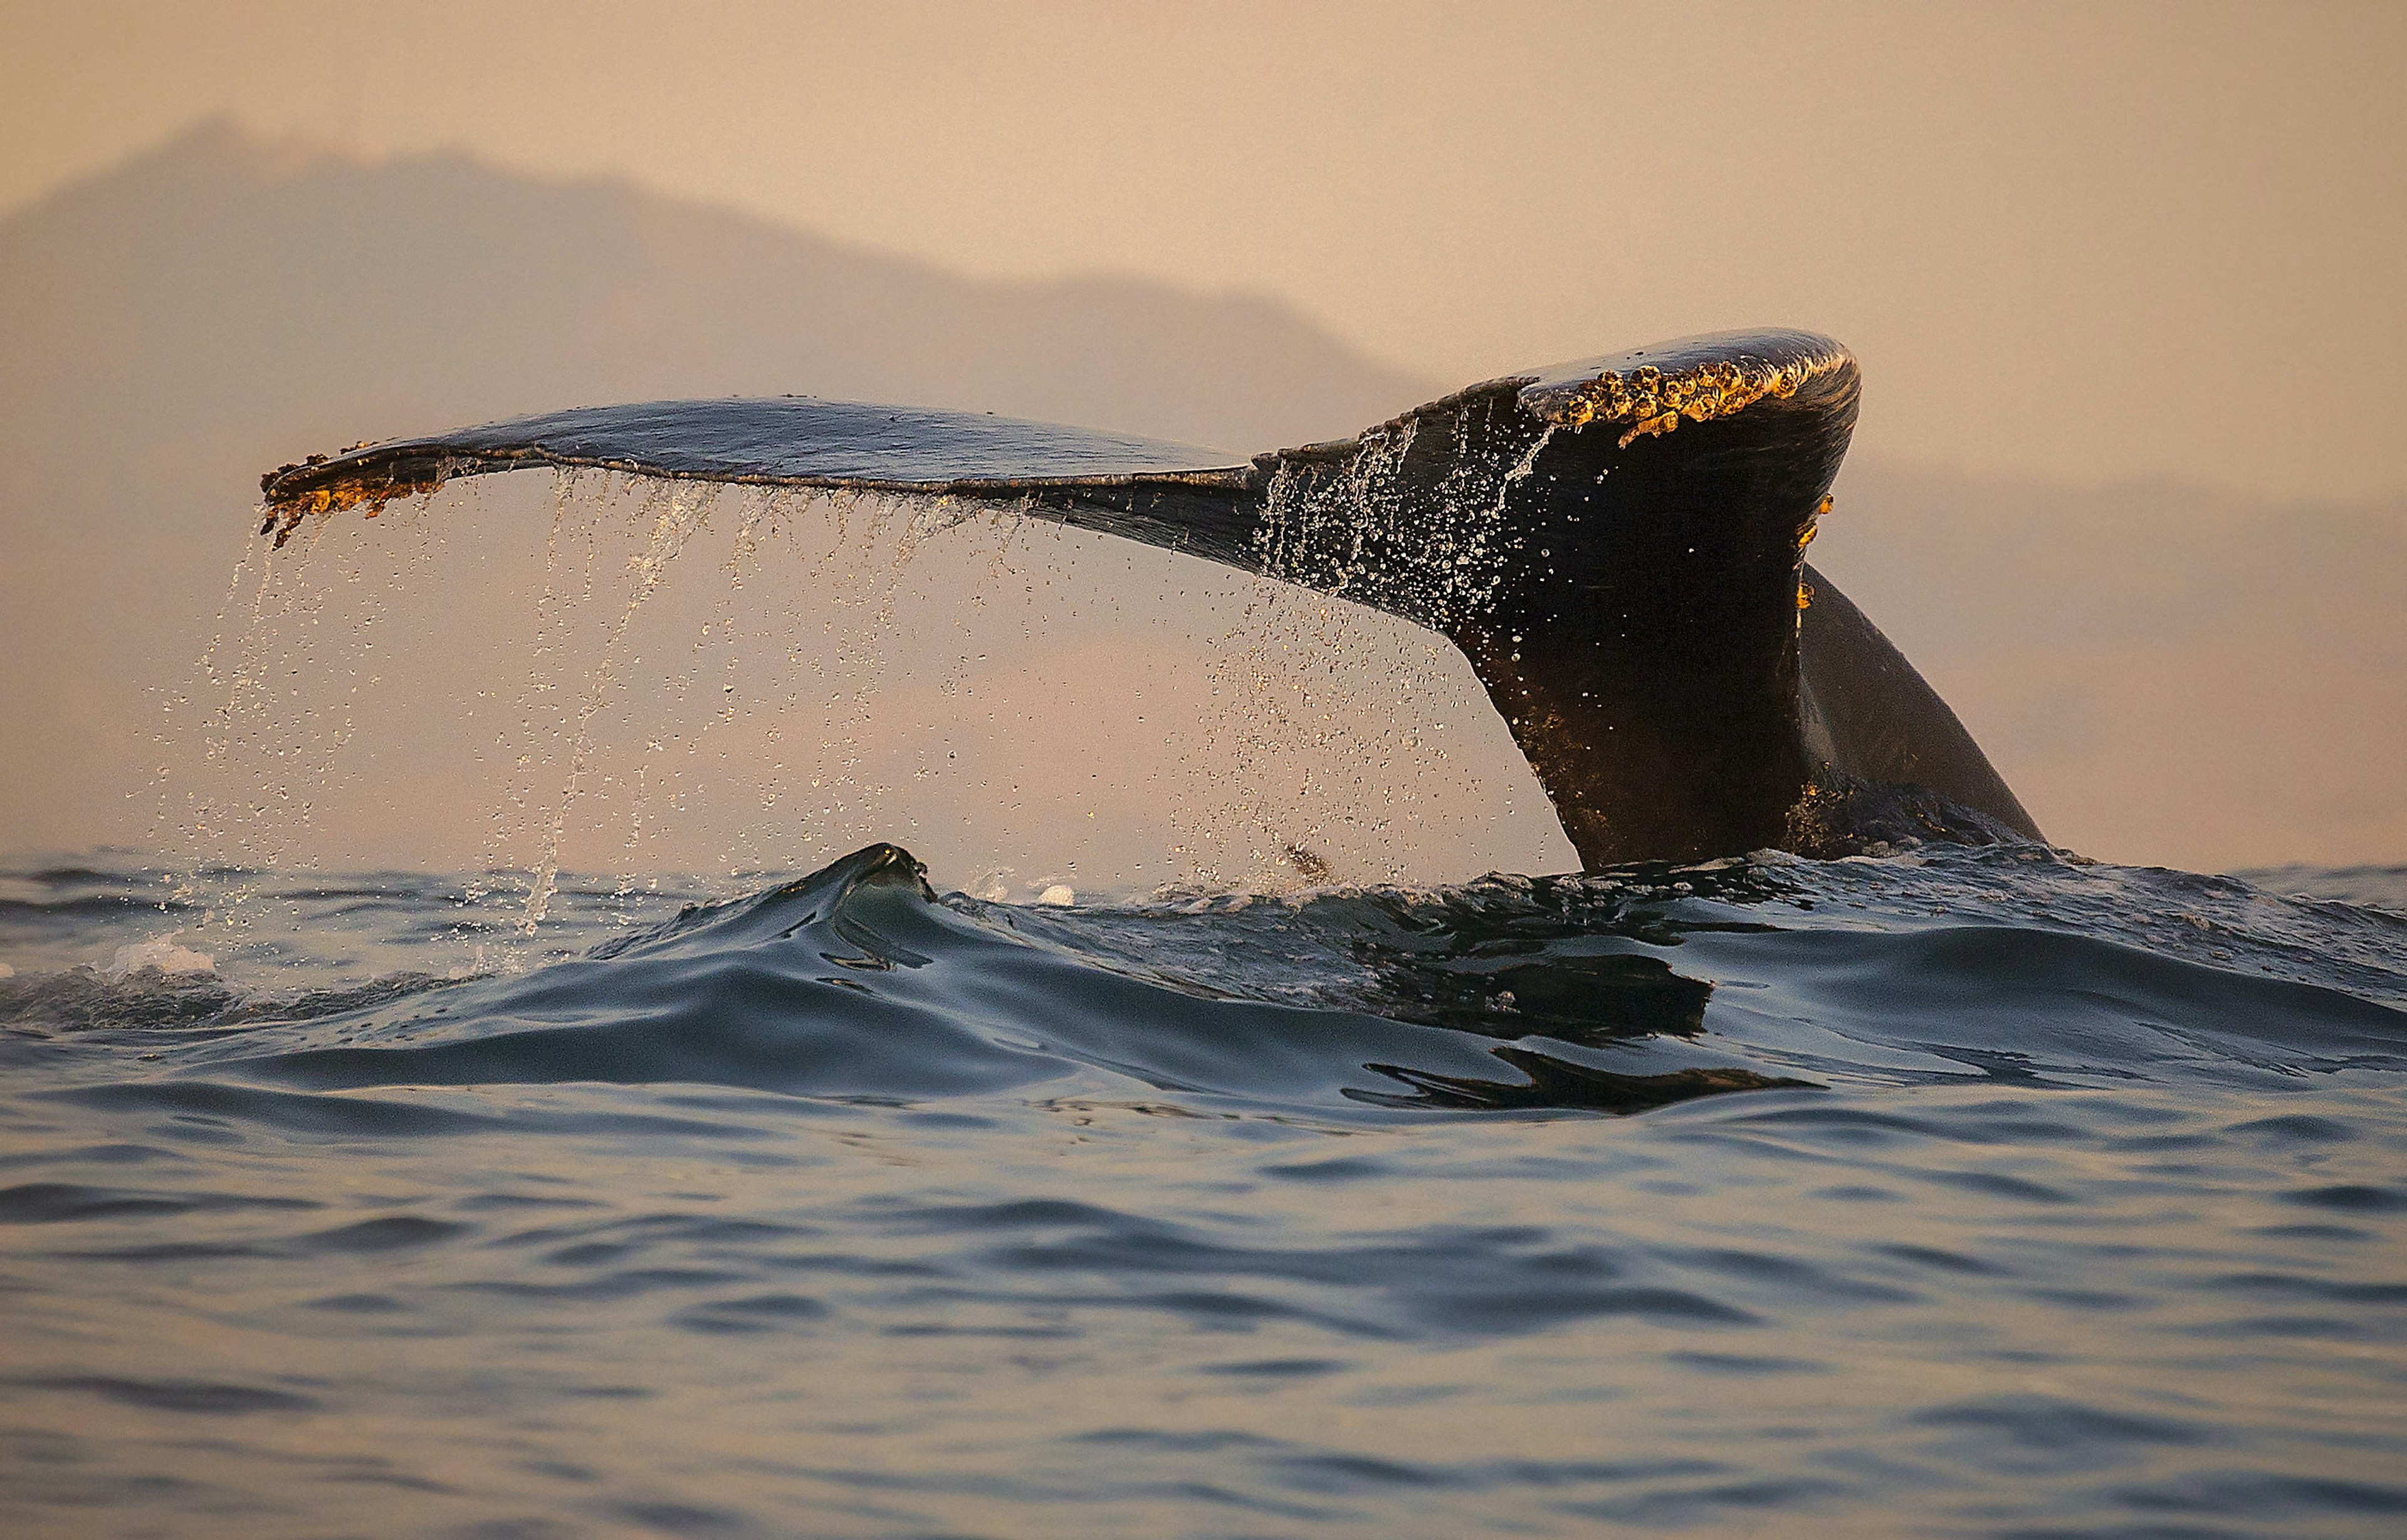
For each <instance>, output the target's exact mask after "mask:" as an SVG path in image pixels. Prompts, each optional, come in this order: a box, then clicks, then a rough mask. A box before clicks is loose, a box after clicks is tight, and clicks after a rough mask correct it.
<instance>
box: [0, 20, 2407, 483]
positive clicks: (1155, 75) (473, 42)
mask: <svg viewBox="0 0 2407 1540" xmlns="http://www.w3.org/2000/svg"><path fill="white" fill-rule="evenodd" d="M0 36H7V39H8V47H7V50H6V59H5V62H0V211H5V210H6V209H7V208H11V207H19V206H21V205H22V204H23V203H25V202H26V201H28V200H30V199H33V198H36V197H38V196H40V195H41V194H42V193H43V192H46V191H48V190H50V189H51V188H54V187H57V186H58V185H60V184H61V183H62V182H63V181H65V180H67V179H70V178H75V177H77V176H78V175H81V174H84V173H88V172H91V171H93V170H95V169H97V168H99V167H101V166H103V165H105V164H107V163H109V162H110V161H112V160H115V159H117V158H119V157H121V156H123V155H125V154H127V153H128V152H131V151H133V150H138V149H140V148H143V147H145V146H147V145H150V144H152V143H155V142H157V141H159V140H160V139H162V138H164V137H165V136H166V135H170V134H172V133H174V132H176V131H178V129H179V128H181V127H183V126H184V125H186V124H188V123H190V122H191V121H192V120H193V119H195V118H197V117H200V116H203V115H207V114H212V113H222V112H230V113H232V114H234V115H235V116H236V117H238V118H239V119H241V120H242V121H244V122H246V123H248V124H249V125H252V126H254V127H256V128H263V129H268V130H276V131H282V132H289V133H292V134H297V135H308V136H310V137H313V138H317V139H320V140H326V141H331V142H333V143H335V144H337V145H340V146H345V147H349V148H352V149H356V150H365V151H369V152H378V151H388V150H420V149H426V148H432V147H436V146H464V147H467V148H469V149H471V150H474V151H476V152H477V153H478V154H480V155H483V156H485V157H488V158H490V159H492V160H494V161H497V162H500V163H503V164H508V165H512V166H517V167H521V168H528V169H534V170H537V171H541V172H547V173H552V174H560V175H580V176H581V175H603V176H614V177H625V178H632V179H634V180H635V181H637V182H639V183H642V184H645V185H648V186H651V187H655V188H660V189H665V190H668V191H672V192H678V193H682V194H688V195H691V196H694V197H699V198H704V199H708V200H713V201H717V202H721V203H727V204H733V205H737V206H740V207H745V208H748V209H750V210H754V211H757V212H759V213H762V214H764V215H768V216H770V217H773V218H776V219H778V220H781V221H789V222H792V223H797V224H803V225H807V226H810V227H813V228H816V229H818V230H820V231H823V232H826V233H829V234H832V235H838V236H842V237H846V238H848V239H852V240H856V241H859V242H862V243H864V244H868V245H873V246H877V247H881V248H888V249H892V250H904V251H909V252H913V253H917V254H920V255H923V256H927V257H931V258H933V259H936V260H939V261H941V262H943V263H945V264H949V265H951V266H954V267H957V268H960V269H963V270H966V271H970V272H975V273H979V274H987V275H1033V274H1047V275H1050V274H1058V273H1063V272H1074V271H1088V270H1097V269H1108V270H1121V271H1129V272H1135V273H1141V274H1147V275H1152V276H1156V277H1161V278H1170V279H1174V280H1176V281H1178V282H1181V283H1185V284H1189V285H1192V286H1196V287H1201V288H1230V287H1236V288H1247V289H1256V290H1262V291H1267V292H1273V293H1276V294H1278V295H1282V296H1284V297H1286V298H1289V299H1290V300H1292V301H1294V302H1295V303H1296V304H1298V305H1300V306H1301V307H1303V308H1304V309H1305V310H1306V311H1307V312H1309V313H1310V314H1312V315H1314V316H1315V317H1317V318H1318V319H1320V320H1322V321H1326V322H1327V323H1328V324H1330V325H1331V326H1332V327H1334V328H1335V329H1336V330H1338V331H1339V332H1340V333H1342V334H1343V335H1346V336H1347V337H1349V338H1351V339H1353V340H1355V341H1356V342H1358V343H1359V344H1360V345H1361V346H1363V347H1364V348H1366V349H1370V350H1371V351H1373V352H1374V353H1375V354H1377V355H1379V356H1381V357H1383V358H1386V359H1388V360H1390V361H1392V362H1394V363H1397V364H1403V365H1406V366H1409V367H1411V368H1413V369H1416V370H1418V371H1422V372H1425V373H1427V374H1429V375H1431V376H1433V377H1436V378H1444V379H1447V380H1469V379H1472V378H1480V377H1484V376H1487V375H1492V374H1495V373H1500V372H1503V371H1505V370H1508V369H1510V368H1513V367H1516V366H1518V365H1523V364H1533V363H1541V362H1545V361H1549V360H1552V359H1555V358H1560V357H1564V356H1571V355H1577V354H1582V353H1588V352H1595V351H1601V350H1603V349H1608V348H1617V347H1619V346H1622V345H1627V344H1632V343H1640V342H1644V341H1646V340H1650V339H1653V338H1657V337H1661V336H1667V335H1676V334H1680V333H1686V332H1694V331H1702V330H1708V329H1714V328H1719V327H1724V326H1732V325H1745V324H1761V323H1782V324H1796V325H1803V326H1810V327H1816V328H1819V329H1821V330H1825V331H1828V332H1830V333H1832V334H1834V335H1838V336H1841V337H1843V338H1844V339H1845V340H1847V341H1848V342H1849V343H1851V344H1852V345H1853V346H1854V347H1855V348H1856V349H1857V350H1858V351H1859V353H1860V354H1861V355H1862V356H1863V358H1864V360H1865V364H1866V366H1867V369H1868V371H1869V390H1868V395H1867V406H1866V415H1865V420H1864V425H1863V428H1862V431H1861V433H1860V435H1859V446H1860V447H1861V449H1862V450H1863V451H1864V452H1867V453H1870V454H1873V455H1878V456H1883V457H1887V458H1890V459H1911V460H1920V461H1929V462H1938V463H1955V464H1959V465H1963V466H1966V467H1969V468H1977V469H1984V470H1994V469H2005V468H2010V467H2011V468H2016V469H2021V470H2025V471H2034V472H2038V473H2040V474H2042V475H2044V476H2052V477H2058V478H2073V479H2083V480H2094V479H2101V478H2121V477H2132V476H2175V477H2181V478H2188V479H2193V480H2198V481H2202V482H2206V483H2210V484H2219V485H2223V486H2227V487H2231V488H2234V489H2241V490H2246V491H2249V492H2257V493H2270V494H2273V495H2277V496H2286V495H2306V496H2328V495H2329V496H2363V495H2388V494H2394V493H2398V492H2407V434H2402V433H2400V431H2399V428H2398V424H2399V423H2400V421H2402V419H2407V370H2402V369H2401V368H2400V366H2399V360H2400V358H2401V356H2402V354H2407V307H2402V305H2401V303H2400V275H2401V268H2402V263H2401V258H2400V253H2401V251H2402V250H2407V198H2402V197H2401V189H2402V188H2407V107H2402V105H2401V103H2402V99H2407V90H2402V88H2401V82H2402V81H2407V7H2401V6H2399V5H2396V4H2387V5H2371V6H2361V7H2347V6H2326V7H2317V6H2307V5H2283V6H2268V7H2225V6H2215V5H2204V4H2184V5H2175V6H2161V7H2158V6H2126V7H2099V6H2094V5H2079V6H2067V7H2039V6H2033V7H1970V6H1962V7H1935V6H1917V7H1888V6H1805V5H1784V6H1776V7H1773V6H1764V7H1755V6H1692V5H1680V6H1663V5H1649V6H1645V7H1602V6H1599V7H1574V6H1567V5H1563V4H1560V3H1557V4H1550V5H1538V6H1525V7H1516V6H1507V5H1495V4H1483V5H1478V6H1468V5H1465V6H1458V7H1429V8H1417V7H1403V6H1397V5H1392V4H1390V5H1379V6H1362V7H1320V8H1317V9H1314V8H1306V7H1294V6H1274V7H1207V6H1178V7H1167V6H1164V7H1136V6H1120V7H1072V6H1064V5H1051V6H1044V7H1028V6H1018V7H983V8H976V9H972V8H955V7H903V6H891V5H890V6H879V7H865V6H861V5H858V4H851V5H845V6H841V7H833V6H832V7H806V6H795V5H782V4H781V5H725V6H699V5H693V6H674V7H672V6H642V5H633V4H615V5H611V4H594V5H577V6H566V5H496V4H492V3H491V0H483V3H476V4H459V5H447V4H435V3H422V4H410V3H393V0H379V3H377V4H376V5H373V6H335V5H273V4H262V5H234V4H225V5H208V6H187V7H163V6H160V5H158V4H157V3H156V0H150V3H147V4H141V5H117V4H98V3H94V0H78V3H76V4H73V5H34V6H28V5H25V4H22V3H19V0H9V3H6V4H0Z"/></svg>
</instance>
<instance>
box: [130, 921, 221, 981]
mask: <svg viewBox="0 0 2407 1540" xmlns="http://www.w3.org/2000/svg"><path fill="white" fill-rule="evenodd" d="M181 934H184V933H183V932H181V931H169V932H168V933H167V934H165V935H154V936H152V937H150V939H149V940H147V941H135V942H130V943H128V944H127V945H125V946H122V947H120V948H117V957H116V960H115V961H114V962H110V963H109V965H108V976H109V977H111V978H122V977H125V976H126V975H128V974H133V973H139V972H141V971H142V970H143V969H145V968H156V969H158V970H159V971H160V972H161V973H166V974H176V973H212V974H213V973H215V972H217V971H218V964H217V959H215V958H213V957H211V956H210V955H209V954H208V953H207V952H199V951H194V950H193V949H192V948H190V947H178V945H176V937H178V936H179V935H181Z"/></svg>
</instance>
